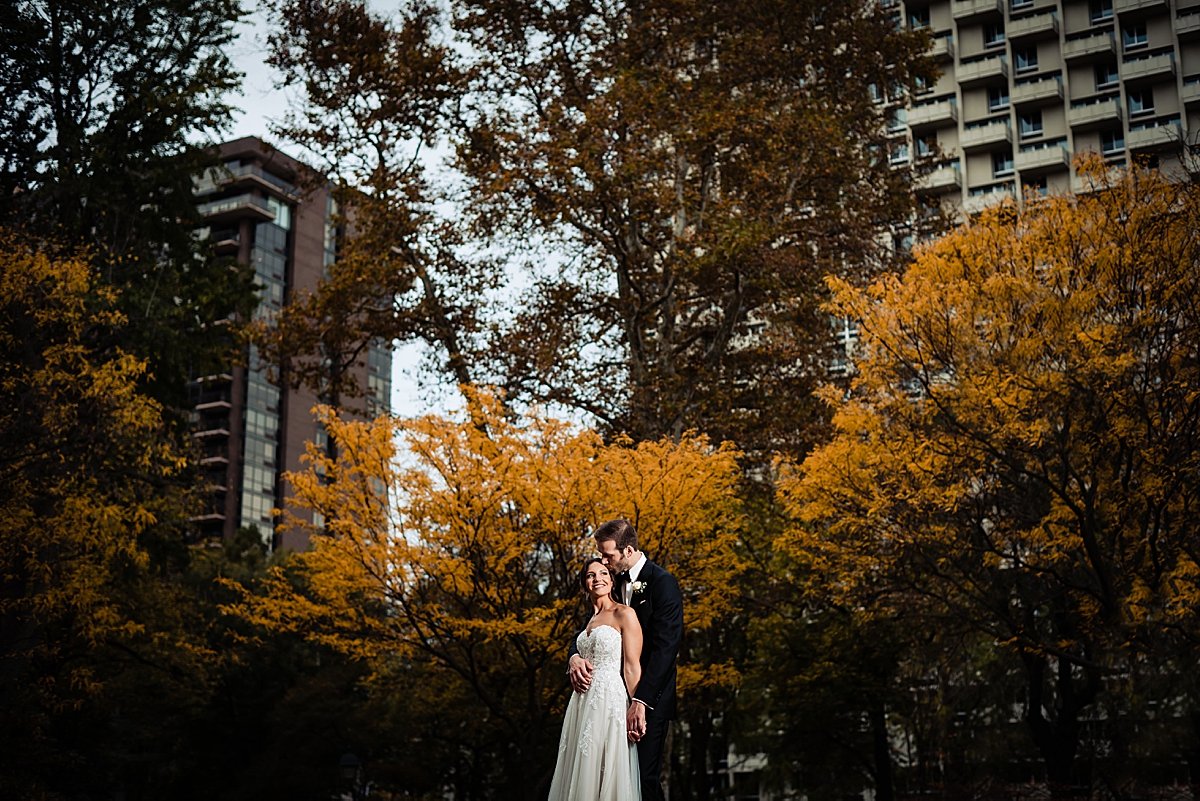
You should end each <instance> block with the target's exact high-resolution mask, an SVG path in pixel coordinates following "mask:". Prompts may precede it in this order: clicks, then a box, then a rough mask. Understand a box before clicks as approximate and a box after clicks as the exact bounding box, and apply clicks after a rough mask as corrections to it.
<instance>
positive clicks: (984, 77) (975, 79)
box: [954, 56, 1008, 86]
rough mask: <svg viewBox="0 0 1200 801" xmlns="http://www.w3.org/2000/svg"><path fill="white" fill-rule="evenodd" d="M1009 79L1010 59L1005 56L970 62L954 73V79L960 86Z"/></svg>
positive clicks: (959, 67) (960, 65)
mask: <svg viewBox="0 0 1200 801" xmlns="http://www.w3.org/2000/svg"><path fill="white" fill-rule="evenodd" d="M1007 77H1008V59H1006V58H1005V57H1004V56H990V57H988V58H982V59H979V60H978V61H968V62H965V63H963V64H959V65H958V68H957V69H955V71H954V78H955V80H957V81H958V83H959V85H960V86H968V85H970V84H973V83H979V82H980V81H989V80H994V79H996V78H1007Z"/></svg>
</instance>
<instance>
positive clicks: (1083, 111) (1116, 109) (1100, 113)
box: [1067, 97, 1121, 128]
mask: <svg viewBox="0 0 1200 801" xmlns="http://www.w3.org/2000/svg"><path fill="white" fill-rule="evenodd" d="M1120 121H1121V99H1120V98H1119V97H1106V98H1104V99H1102V100H1096V101H1092V102H1088V103H1076V104H1073V105H1072V106H1071V107H1070V108H1069V109H1067V124H1068V125H1070V126H1071V127H1072V128H1092V127H1095V126H1097V125H1104V124H1106V123H1110V122H1120Z"/></svg>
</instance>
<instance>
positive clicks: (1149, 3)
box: [1113, 0, 1167, 14]
mask: <svg viewBox="0 0 1200 801" xmlns="http://www.w3.org/2000/svg"><path fill="white" fill-rule="evenodd" d="M1166 7H1167V0H1113V11H1116V12H1117V13H1118V14H1128V13H1130V12H1132V11H1153V10H1156V9H1162V8H1166Z"/></svg>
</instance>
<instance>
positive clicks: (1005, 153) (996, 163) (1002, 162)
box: [992, 150, 1013, 178]
mask: <svg viewBox="0 0 1200 801" xmlns="http://www.w3.org/2000/svg"><path fill="white" fill-rule="evenodd" d="M1012 174H1013V156H1012V151H1011V150H1002V151H999V152H996V153H993V154H992V177H993V178H1007V177H1008V176H1010V175H1012Z"/></svg>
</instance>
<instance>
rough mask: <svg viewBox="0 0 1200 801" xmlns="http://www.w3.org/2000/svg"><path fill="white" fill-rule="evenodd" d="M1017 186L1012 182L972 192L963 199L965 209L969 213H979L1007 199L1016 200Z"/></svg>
mask: <svg viewBox="0 0 1200 801" xmlns="http://www.w3.org/2000/svg"><path fill="white" fill-rule="evenodd" d="M1016 197H1017V193H1016V188H1015V187H1014V186H1013V185H1012V184H1011V183H1005V184H998V185H996V186H994V187H989V188H987V189H985V190H984V191H982V192H978V191H976V192H972V193H971V194H970V195H969V196H968V197H967V199H966V200H964V201H963V204H962V207H963V211H964V212H966V213H967V214H978V213H979V212H981V211H983V210H984V209H987V208H990V207H992V206H997V205H999V204H1001V203H1003V202H1005V201H1007V200H1016Z"/></svg>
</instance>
